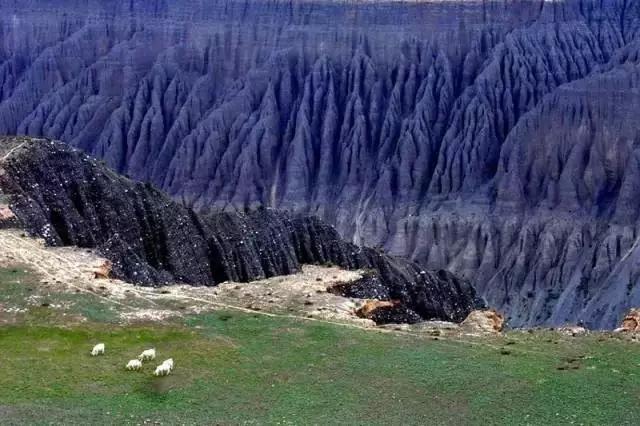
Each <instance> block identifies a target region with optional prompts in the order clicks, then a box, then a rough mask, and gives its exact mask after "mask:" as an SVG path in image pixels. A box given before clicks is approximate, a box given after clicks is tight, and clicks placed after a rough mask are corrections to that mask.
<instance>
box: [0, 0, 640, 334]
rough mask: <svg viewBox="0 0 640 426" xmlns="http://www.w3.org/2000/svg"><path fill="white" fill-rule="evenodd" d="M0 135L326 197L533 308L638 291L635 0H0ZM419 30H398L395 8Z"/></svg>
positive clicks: (245, 192) (526, 318) (174, 186)
mask: <svg viewBox="0 0 640 426" xmlns="http://www.w3.org/2000/svg"><path fill="white" fill-rule="evenodd" d="M0 12H3V13H0V134H2V133H7V134H15V133H21V134H29V135H35V136H46V137H51V138H54V139H61V140H63V141H64V142H66V143H69V144H70V145H72V146H74V147H78V148H81V149H83V150H85V151H87V152H89V153H91V154H92V155H94V156H96V157H99V158H102V159H104V160H105V161H106V162H107V164H108V165H109V166H111V167H112V168H114V169H115V170H117V171H118V172H121V173H124V174H127V175H129V176H131V177H133V178H135V179H137V180H141V181H149V182H151V183H153V184H154V185H155V186H157V187H158V188H160V189H162V190H163V191H165V192H167V193H168V194H169V195H170V196H171V197H173V198H175V199H177V200H179V201H181V202H184V203H185V204H187V205H189V206H192V207H194V208H196V209H197V210H198V211H203V210H207V209H212V208H240V209H243V208H245V207H250V208H255V207H257V206H268V207H271V208H277V209H291V210H295V211H297V212H303V213H307V214H313V215H318V216H320V217H321V218H322V219H323V220H326V221H327V222H329V223H330V224H332V225H334V226H336V228H337V229H338V231H339V232H340V234H341V235H342V236H343V237H345V238H347V239H350V240H351V239H352V240H353V241H355V242H357V243H358V244H360V243H363V244H367V245H369V246H381V247H385V248H386V249H387V250H388V251H389V252H390V253H394V254H400V255H404V256H407V257H411V258H413V259H414V260H417V261H419V262H420V263H421V264H422V265H424V266H425V267H427V268H430V269H447V270H451V271H453V272H455V273H456V274H458V275H462V276H465V277H467V278H468V279H470V280H472V282H473V283H474V285H475V286H476V288H478V289H479V290H480V292H481V293H482V294H483V295H484V296H485V297H486V298H487V299H488V301H489V302H490V304H491V305H492V306H495V307H496V308H498V309H500V310H501V311H503V312H505V313H506V314H507V315H508V316H509V319H510V323H511V324H512V325H514V326H525V325H545V324H546V325H559V324H564V323H567V322H569V323H577V322H579V321H582V322H584V323H585V324H587V325H588V326H590V327H599V328H612V327H615V325H616V324H617V323H618V321H619V319H620V318H621V317H622V315H623V314H624V312H626V311H627V310H628V309H629V308H631V307H633V306H637V305H640V286H639V285H638V283H639V282H640V267H639V266H638V265H640V261H639V259H640V251H639V249H638V247H639V245H638V244H636V240H637V236H638V235H639V232H638V231H640V226H639V221H640V204H639V203H638V202H637V200H638V199H639V198H638V188H640V154H639V153H638V143H637V141H638V140H640V138H639V136H638V127H637V126H636V125H635V122H636V121H637V116H638V115H639V113H640V101H639V95H638V93H639V90H640V82H639V81H640V80H639V78H638V69H639V68H640V59H639V58H640V2H638V1H632V0H562V1H548V0H492V1H465V0H459V1H455V0H452V1H437V2H433V1H424V2H419V1H418V2H378V1H362V2H358V1H354V2H343V1H316V0H313V1H303V2H295V1H294V2H290V1H286V2H285V1H266V0H248V1H242V2H241V1H235V0H212V1H207V2H202V1H190V0H176V1H170V2H169V1H164V0H144V1H143V0H133V1H130V0H108V1H97V0H64V1H56V2H52V1H49V2H47V1H38V2H35V1H20V2H17V1H15V0H0ZM399 29H401V30H399Z"/></svg>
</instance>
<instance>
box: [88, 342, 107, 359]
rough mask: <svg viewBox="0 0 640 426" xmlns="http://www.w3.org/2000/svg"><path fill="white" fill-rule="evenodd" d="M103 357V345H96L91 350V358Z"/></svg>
mask: <svg viewBox="0 0 640 426" xmlns="http://www.w3.org/2000/svg"><path fill="white" fill-rule="evenodd" d="M98 355H104V343H98V344H97V345H95V346H94V347H93V349H91V356H98Z"/></svg>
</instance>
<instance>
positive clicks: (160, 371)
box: [153, 363, 171, 376]
mask: <svg viewBox="0 0 640 426" xmlns="http://www.w3.org/2000/svg"><path fill="white" fill-rule="evenodd" d="M169 373H171V368H170V367H169V365H167V364H165V363H162V364H160V365H159V366H157V367H156V371H154V372H153V375H154V376H167V375H168V374H169Z"/></svg>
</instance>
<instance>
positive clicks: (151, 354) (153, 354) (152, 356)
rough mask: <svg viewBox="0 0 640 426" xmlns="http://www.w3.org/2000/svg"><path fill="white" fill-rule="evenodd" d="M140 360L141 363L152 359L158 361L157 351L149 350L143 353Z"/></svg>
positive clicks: (139, 357) (139, 356)
mask: <svg viewBox="0 0 640 426" xmlns="http://www.w3.org/2000/svg"><path fill="white" fill-rule="evenodd" d="M138 359H139V360H140V361H151V360H152V359H156V350H155V349H147V350H146V351H143V352H142V353H141V354H140V355H138Z"/></svg>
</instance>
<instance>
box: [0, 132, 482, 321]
mask: <svg viewBox="0 0 640 426" xmlns="http://www.w3.org/2000/svg"><path fill="white" fill-rule="evenodd" d="M0 147H2V149H0V153H3V154H2V155H3V157H4V160H3V162H2V163H1V164H0V166H1V169H0V170H1V173H0V192H1V193H3V194H4V197H6V198H8V200H9V205H10V208H11V210H12V211H13V213H14V214H15V215H16V217H17V219H18V220H19V221H20V223H21V224H22V226H23V227H24V228H25V229H27V230H28V231H29V232H31V233H32V234H35V235H39V236H41V237H43V238H45V240H46V241H47V243H49V244H51V245H54V246H61V245H75V246H79V247H90V248H97V249H98V250H99V252H101V253H102V254H103V255H104V256H105V257H107V258H108V259H109V260H111V261H112V262H113V273H114V274H115V275H116V276H118V277H121V278H124V279H127V280H129V281H133V282H135V283H138V284H144V285H158V284H160V285H161V284H164V283H167V282H183V283H188V284H194V285H215V284H217V283H220V282H223V281H227V280H234V281H251V280H257V279H261V278H265V277H271V276H276V275H285V274H292V273H295V272H297V271H299V270H300V265H301V264H334V265H338V266H341V267H344V268H348V269H367V270H370V271H371V272H370V273H371V274H373V275H374V276H375V277H376V278H375V279H376V285H375V287H374V286H372V289H371V291H372V292H373V293H370V294H367V295H366V297H379V298H381V299H389V300H391V299H392V300H399V301H400V302H401V304H402V307H403V309H404V310H405V311H406V315H405V317H406V318H413V319H414V320H415V318H416V317H420V318H425V319H431V318H438V319H448V320H451V321H457V322H460V321H462V320H463V319H464V317H465V316H466V315H467V314H468V313H469V311H470V310H471V309H473V308H474V307H477V306H479V305H481V304H482V302H481V301H480V300H478V299H477V298H476V295H475V291H474V290H473V287H472V286H471V285H470V284H469V283H468V282H466V281H463V280H459V279H457V278H454V277H452V276H448V275H447V276H443V275H441V274H440V273H438V274H433V273H431V272H426V271H422V270H421V269H420V267H419V266H418V265H416V264H415V263H413V262H410V261H408V260H405V259H401V258H395V257H391V256H388V255H386V254H384V253H381V252H380V251H377V250H374V249H370V248H363V247H358V246H356V245H354V244H351V243H348V242H346V241H344V240H342V239H341V238H340V236H339V235H338V233H337V231H336V230H335V229H334V228H333V227H331V226H329V225H327V224H325V223H323V222H322V221H320V220H319V219H317V218H313V217H304V216H301V215H297V214H287V213H281V212H276V211H273V210H268V209H258V210H255V211H251V212H248V213H245V214H241V213H237V212H233V213H224V212H223V213H213V214H206V215H198V214H196V213H194V212H193V211H192V210H191V209H188V208H186V207H184V206H182V205H180V204H178V203H176V202H174V201H172V200H170V199H169V198H168V197H166V196H165V195H164V194H162V193H161V192H159V191H157V190H156V189H154V188H152V187H151V186H150V185H148V184H142V183H135V182H133V181H131V180H129V179H127V178H124V177H122V176H119V175H117V174H116V173H114V172H112V171H111V170H109V169H108V168H106V167H105V166H104V165H103V164H101V163H100V162H99V161H97V160H94V159H92V158H90V157H88V156H86V155H85V154H83V153H81V152H80V151H78V150H75V149H73V148H71V147H69V146H68V145H65V144H62V143H59V142H53V141H48V140H31V139H29V138H18V139H15V138H5V139H0ZM365 292H366V290H365V289H363V290H362V293H363V294H364V293H365ZM374 293H375V294H374ZM396 318H400V317H399V316H396Z"/></svg>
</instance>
